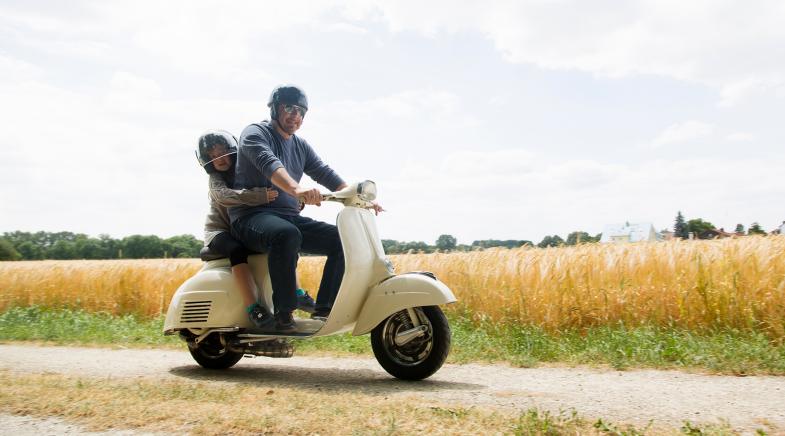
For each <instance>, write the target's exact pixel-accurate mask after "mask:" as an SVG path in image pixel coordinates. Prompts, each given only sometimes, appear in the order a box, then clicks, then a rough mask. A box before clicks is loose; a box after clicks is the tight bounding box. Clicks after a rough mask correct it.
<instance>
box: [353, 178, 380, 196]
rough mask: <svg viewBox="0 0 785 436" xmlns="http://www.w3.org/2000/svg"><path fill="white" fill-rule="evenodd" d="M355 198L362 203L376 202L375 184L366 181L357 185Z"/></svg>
mask: <svg viewBox="0 0 785 436" xmlns="http://www.w3.org/2000/svg"><path fill="white" fill-rule="evenodd" d="M357 196H358V197H360V199H361V200H363V201H374V200H376V183H374V182H372V181H370V180H366V181H364V182H362V183H360V184H359V185H357Z"/></svg>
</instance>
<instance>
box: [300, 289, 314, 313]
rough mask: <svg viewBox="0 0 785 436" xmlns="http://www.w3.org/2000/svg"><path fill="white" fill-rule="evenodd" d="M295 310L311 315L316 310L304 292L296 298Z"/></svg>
mask: <svg viewBox="0 0 785 436" xmlns="http://www.w3.org/2000/svg"><path fill="white" fill-rule="evenodd" d="M297 308H298V309H300V310H302V311H303V312H308V313H313V312H314V311H315V310H316V302H315V301H313V298H311V296H310V295H308V293H307V292H306V293H304V294H303V295H298V296H297Z"/></svg>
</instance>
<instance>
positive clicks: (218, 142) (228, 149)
mask: <svg viewBox="0 0 785 436" xmlns="http://www.w3.org/2000/svg"><path fill="white" fill-rule="evenodd" d="M216 151H218V153H216ZM224 156H231V159H232V166H234V164H235V162H236V160H237V138H235V137H234V136H232V134H231V133H229V132H227V131H225V130H208V131H206V132H204V133H202V135H201V136H200V137H199V143H198V145H197V146H196V160H198V161H199V165H201V166H202V168H204V170H205V171H207V173H208V174H209V173H214V172H216V169H215V167H214V166H213V161H214V160H216V159H218V158H221V157H224Z"/></svg>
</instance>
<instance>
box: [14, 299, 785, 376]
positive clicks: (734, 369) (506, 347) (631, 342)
mask: <svg viewBox="0 0 785 436" xmlns="http://www.w3.org/2000/svg"><path fill="white" fill-rule="evenodd" d="M162 326H163V317H158V318H154V319H141V318H138V317H136V316H134V315H125V316H112V315H109V314H106V313H90V312H84V311H81V310H69V309H42V308H39V307H24V308H11V309H9V310H7V311H5V312H2V313H0V340H5V341H46V342H53V343H57V344H114V345H122V346H181V341H180V340H179V339H178V338H177V337H176V336H164V335H163V334H162ZM450 326H451V327H452V331H453V345H452V350H451V352H450V357H449V361H450V362H454V363H468V362H509V363H511V364H513V365H516V366H522V367H531V366H536V365H538V364H542V363H566V364H576V365H577V364H588V365H610V366H612V367H613V368H616V369H627V368H691V369H700V370H708V371H712V372H719V373H729V374H739V375H745V374H774V375H785V345H783V344H778V343H776V342H772V341H771V340H769V339H768V338H767V336H766V335H764V334H763V333H761V332H757V331H741V330H734V329H722V330H716V331H710V332H702V333H696V332H692V331H688V330H684V329H676V328H668V327H658V326H642V327H625V326H623V325H619V326H613V327H596V328H592V329H588V330H573V331H564V332H558V333H553V332H547V331H545V330H544V329H541V328H538V327H536V326H520V325H498V324H493V323H489V322H479V323H478V322H476V321H472V320H471V319H470V318H468V317H461V316H453V317H452V318H451V319H450ZM297 350H298V351H297V352H298V353H326V354H362V355H370V354H371V346H370V338H369V337H368V336H367V335H366V336H360V337H353V336H351V335H349V334H343V335H336V336H329V337H324V338H317V339H313V340H304V341H298V343H297Z"/></svg>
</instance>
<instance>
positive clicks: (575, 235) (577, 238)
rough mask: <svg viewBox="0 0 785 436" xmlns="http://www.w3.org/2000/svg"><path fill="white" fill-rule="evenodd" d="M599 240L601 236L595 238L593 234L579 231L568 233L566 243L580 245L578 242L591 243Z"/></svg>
mask: <svg viewBox="0 0 785 436" xmlns="http://www.w3.org/2000/svg"><path fill="white" fill-rule="evenodd" d="M599 240H600V239H599V238H596V239H595V238H594V237H593V236H590V235H589V234H588V233H586V232H581V231H577V232H572V233H570V234H569V235H567V241H566V242H565V243H566V244H567V245H578V244H589V243H592V242H599Z"/></svg>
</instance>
